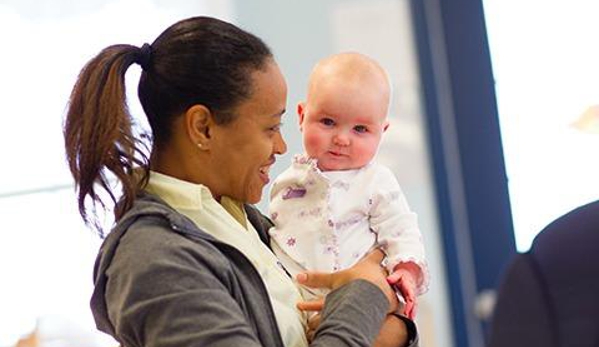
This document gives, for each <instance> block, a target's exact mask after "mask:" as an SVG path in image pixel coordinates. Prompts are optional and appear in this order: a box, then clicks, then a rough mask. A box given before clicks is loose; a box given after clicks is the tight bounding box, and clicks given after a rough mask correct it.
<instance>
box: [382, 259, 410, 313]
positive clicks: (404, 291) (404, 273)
mask: <svg viewBox="0 0 599 347" xmlns="http://www.w3.org/2000/svg"><path fill="white" fill-rule="evenodd" d="M417 271H418V266H417V265H416V264H414V263H412V262H408V263H400V264H398V265H397V266H396V267H395V269H394V270H393V273H391V274H390V275H389V276H387V282H388V283H389V284H391V285H392V286H394V287H396V288H397V289H399V291H400V293H401V295H402V296H403V298H404V300H405V301H406V304H405V306H404V312H403V314H404V315H405V316H406V317H408V318H410V319H414V317H416V306H417V303H416V276H417Z"/></svg>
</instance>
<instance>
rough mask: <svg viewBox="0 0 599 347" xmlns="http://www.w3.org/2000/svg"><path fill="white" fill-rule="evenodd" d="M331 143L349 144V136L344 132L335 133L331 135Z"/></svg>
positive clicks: (338, 144)
mask: <svg viewBox="0 0 599 347" xmlns="http://www.w3.org/2000/svg"><path fill="white" fill-rule="evenodd" d="M333 143H335V144H336V145H337V146H347V145H349V136H347V134H345V133H337V134H336V135H335V136H334V137H333Z"/></svg>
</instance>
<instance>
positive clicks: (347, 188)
mask: <svg viewBox="0 0 599 347" xmlns="http://www.w3.org/2000/svg"><path fill="white" fill-rule="evenodd" d="M270 198H271V200H270V206H269V209H270V217H271V219H272V221H273V222H274V224H275V226H274V227H273V228H272V229H271V230H270V236H271V247H272V248H273V251H274V252H275V254H276V255H277V257H278V258H279V260H280V261H281V263H282V265H283V266H284V267H285V269H287V271H289V272H290V274H291V275H292V276H294V277H295V275H296V274H297V273H300V272H303V271H306V270H310V271H323V272H332V271H338V270H343V269H345V268H348V267H351V266H352V265H354V264H355V263H356V262H357V261H358V260H360V259H361V258H362V257H363V256H364V255H366V254H367V253H368V252H369V251H370V250H371V249H372V248H373V247H377V246H380V247H382V249H383V250H384V251H385V252H386V254H387V259H388V262H387V267H388V270H389V271H392V270H393V268H394V267H395V266H396V265H397V264H399V263H401V262H407V261H411V262H414V263H415V264H417V265H418V266H419V268H420V276H419V278H417V279H416V284H417V288H416V294H417V295H420V294H422V293H424V292H426V290H427V289H428V269H427V263H426V259H425V256H424V245H423V242H422V236H421V234H420V230H419V228H418V224H417V216H416V214H415V213H414V212H412V211H411V210H410V208H409V206H408V203H407V201H406V199H405V196H404V194H403V192H402V191H401V189H400V187H399V184H398V183H397V180H396V179H395V176H394V175H393V173H392V172H391V170H389V169H388V168H387V167H385V166H383V165H380V164H377V163H375V162H371V163H370V164H368V165H366V166H364V167H362V168H360V169H355V170H344V171H327V172H322V171H320V170H319V169H318V167H317V166H316V160H315V159H310V158H308V157H307V156H305V155H296V156H295V158H294V159H293V162H292V165H291V166H290V167H289V168H288V169H287V170H285V171H284V172H283V173H282V174H281V175H280V176H278V177H277V178H276V180H275V182H274V183H273V186H272V189H271V193H270Z"/></svg>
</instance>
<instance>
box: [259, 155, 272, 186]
mask: <svg viewBox="0 0 599 347" xmlns="http://www.w3.org/2000/svg"><path fill="white" fill-rule="evenodd" d="M274 163H275V161H274V160H273V161H271V162H270V163H268V164H267V165H265V166H262V167H261V168H260V169H259V172H260V179H262V182H264V184H268V182H270V176H269V171H270V167H271V166H272V165H273V164H274Z"/></svg>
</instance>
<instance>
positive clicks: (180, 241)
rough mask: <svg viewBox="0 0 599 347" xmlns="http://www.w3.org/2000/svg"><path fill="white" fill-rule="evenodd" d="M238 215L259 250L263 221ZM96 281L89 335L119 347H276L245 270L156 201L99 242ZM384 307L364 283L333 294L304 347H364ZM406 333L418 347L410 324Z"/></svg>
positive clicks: (230, 252)
mask: <svg viewBox="0 0 599 347" xmlns="http://www.w3.org/2000/svg"><path fill="white" fill-rule="evenodd" d="M246 211H247V212H248V217H249V219H250V221H251V222H252V224H253V225H254V226H255V228H256V229H257V230H258V232H259V234H260V237H261V239H262V240H263V241H265V242H267V241H268V234H267V232H266V231H267V228H268V224H266V223H268V222H267V220H266V219H264V217H263V216H262V215H261V214H259V212H257V211H256V210H255V209H253V208H246ZM94 281H95V289H94V293H93V295H92V299H91V307H92V311H93V315H94V319H95V321H96V325H97V327H98V329H100V330H102V331H104V332H106V333H108V334H110V335H112V336H113V337H114V338H115V339H116V340H117V341H119V342H120V343H121V345H122V346H125V347H133V346H147V347H171V346H172V347H174V346H177V347H180V346H244V347H245V346H248V347H249V346H273V347H281V346H283V343H282V340H281V336H280V333H279V329H278V327H277V324H276V322H275V315H274V312H273V309H272V306H271V304H270V300H269V297H268V293H267V291H266V287H265V286H264V283H263V282H262V279H261V277H260V275H259V274H258V272H257V271H256V269H255V268H254V266H253V265H252V264H251V263H250V262H249V260H248V259H247V258H246V257H245V256H244V255H243V254H242V253H241V252H239V251H238V250H237V249H235V248H233V247H231V246H229V245H227V244H225V243H222V242H220V241H218V240H216V239H215V238H214V237H212V236H211V235H209V234H208V233H206V232H203V231H202V230H200V229H198V228H197V227H196V226H195V224H194V223H193V222H192V221H190V220H189V219H187V218H186V217H185V216H183V215H181V214H180V213H178V212H176V211H175V210H173V209H172V208H170V207H169V206H168V205H166V204H165V203H164V202H163V201H162V200H160V199H159V198H157V197H155V196H152V195H149V194H142V195H141V196H139V197H138V198H137V199H136V201H135V203H134V206H133V208H132V209H131V210H130V211H129V212H128V213H127V214H126V215H125V216H124V217H123V218H121V220H120V221H119V223H118V224H117V225H116V227H115V228H114V229H113V230H112V232H111V233H110V234H109V235H108V236H107V238H106V239H105V240H104V243H103V244H102V247H101V249H100V253H99V254H98V258H97V259H96V265H95V268H94ZM387 305H388V304H387V299H386V298H385V296H384V295H383V293H382V292H381V291H380V290H379V289H378V288H377V287H376V286H374V285H373V284H371V283H369V282H366V281H354V282H352V283H350V284H348V285H345V286H343V287H341V288H339V289H337V290H335V291H333V292H332V293H330V294H329V296H327V303H326V305H325V308H324V310H323V313H322V314H323V319H322V323H321V325H320V327H319V330H318V332H317V333H316V336H315V339H314V341H313V342H312V344H311V346H370V345H372V341H373V340H374V338H375V337H376V335H377V333H378V330H379V328H380V326H381V324H382V321H383V319H384V317H385V313H386V310H387ZM406 323H407V325H408V328H409V331H410V334H411V335H412V337H413V338H412V343H411V344H410V346H416V345H417V341H416V340H417V338H416V333H415V329H414V326H413V323H412V322H411V321H406Z"/></svg>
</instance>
